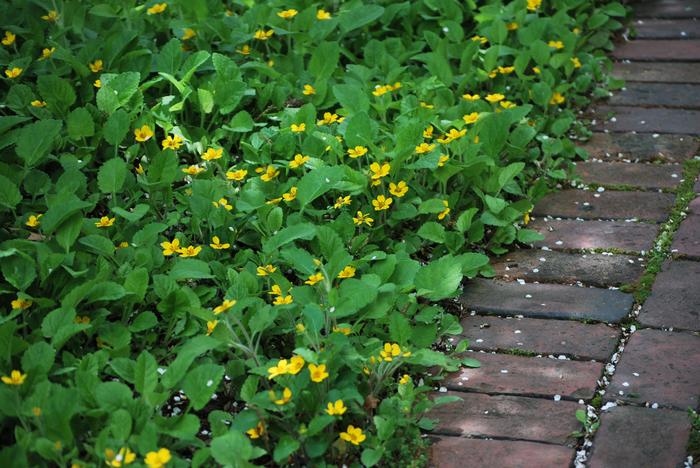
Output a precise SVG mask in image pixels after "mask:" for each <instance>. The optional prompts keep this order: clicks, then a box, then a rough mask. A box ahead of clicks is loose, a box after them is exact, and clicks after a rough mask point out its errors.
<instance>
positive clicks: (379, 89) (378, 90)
mask: <svg viewBox="0 0 700 468" xmlns="http://www.w3.org/2000/svg"><path fill="white" fill-rule="evenodd" d="M389 91H390V89H389V87H388V86H386V85H383V86H380V85H377V86H375V87H374V91H372V94H373V95H375V96H381V95H383V94H386V93H388V92H389Z"/></svg>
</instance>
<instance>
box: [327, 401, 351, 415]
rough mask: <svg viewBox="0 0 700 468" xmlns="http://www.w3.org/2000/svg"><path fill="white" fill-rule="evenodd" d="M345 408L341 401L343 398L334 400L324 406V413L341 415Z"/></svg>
mask: <svg viewBox="0 0 700 468" xmlns="http://www.w3.org/2000/svg"><path fill="white" fill-rule="evenodd" d="M347 410H348V408H347V407H346V406H345V403H343V400H335V402H334V403H328V406H327V407H326V413H328V414H330V415H331V416H342V415H344V414H345V412H346V411H347Z"/></svg>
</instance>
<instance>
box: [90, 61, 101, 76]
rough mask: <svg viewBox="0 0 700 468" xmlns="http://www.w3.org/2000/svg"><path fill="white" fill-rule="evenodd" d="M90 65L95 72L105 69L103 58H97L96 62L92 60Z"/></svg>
mask: <svg viewBox="0 0 700 468" xmlns="http://www.w3.org/2000/svg"><path fill="white" fill-rule="evenodd" d="M88 66H89V67H90V70H91V71H92V72H93V73H99V72H101V71H102V70H104V66H103V63H102V59H97V60H95V61H94V62H90V63H89V64H88Z"/></svg>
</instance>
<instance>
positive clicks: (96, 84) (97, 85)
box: [92, 80, 102, 89]
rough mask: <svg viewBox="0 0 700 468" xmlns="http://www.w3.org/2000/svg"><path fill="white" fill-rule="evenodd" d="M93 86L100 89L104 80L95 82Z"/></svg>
mask: <svg viewBox="0 0 700 468" xmlns="http://www.w3.org/2000/svg"><path fill="white" fill-rule="evenodd" d="M92 85H93V86H94V87H95V88H97V89H100V88H101V87H102V80H95V81H94V82H93V83H92Z"/></svg>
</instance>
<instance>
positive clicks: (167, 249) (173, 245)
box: [160, 239, 180, 257]
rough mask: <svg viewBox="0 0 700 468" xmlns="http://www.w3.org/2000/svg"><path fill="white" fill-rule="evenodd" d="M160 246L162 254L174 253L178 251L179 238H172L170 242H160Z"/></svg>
mask: <svg viewBox="0 0 700 468" xmlns="http://www.w3.org/2000/svg"><path fill="white" fill-rule="evenodd" d="M160 246H161V247H163V255H165V256H166V257H168V256H170V255H173V254H176V253H178V252H179V251H180V240H179V239H173V241H172V242H168V241H165V242H161V243H160Z"/></svg>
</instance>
